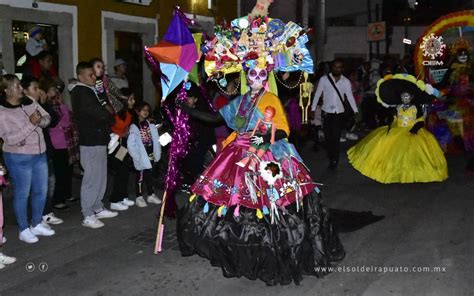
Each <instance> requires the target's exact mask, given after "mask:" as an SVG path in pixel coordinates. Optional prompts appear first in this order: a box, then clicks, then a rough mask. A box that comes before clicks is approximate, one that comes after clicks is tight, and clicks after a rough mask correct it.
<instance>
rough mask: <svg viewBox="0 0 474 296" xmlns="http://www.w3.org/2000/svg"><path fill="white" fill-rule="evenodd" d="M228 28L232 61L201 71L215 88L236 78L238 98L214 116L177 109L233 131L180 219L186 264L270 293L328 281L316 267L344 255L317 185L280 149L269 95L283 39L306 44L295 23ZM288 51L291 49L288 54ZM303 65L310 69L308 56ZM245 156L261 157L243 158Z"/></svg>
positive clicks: (243, 22) (278, 112) (283, 124)
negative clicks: (309, 279)
mask: <svg viewBox="0 0 474 296" xmlns="http://www.w3.org/2000/svg"><path fill="white" fill-rule="evenodd" d="M232 26H233V29H235V30H237V31H238V32H239V34H240V36H239V38H238V45H239V52H238V54H237V55H236V56H237V57H238V58H239V60H233V59H224V58H223V57H219V56H216V55H215V54H210V53H208V54H207V55H206V59H205V69H206V72H207V74H208V76H209V77H215V79H219V77H222V75H223V74H229V73H232V71H233V72H237V71H241V70H243V71H244V72H243V73H240V74H241V85H243V87H242V92H243V93H242V95H240V96H238V97H237V98H235V99H234V100H232V101H230V102H229V103H228V104H227V105H225V106H223V107H222V108H220V109H219V111H218V113H212V112H211V113H210V112H202V111H199V110H195V109H192V108H188V107H186V106H183V109H182V110H184V111H185V112H187V113H188V114H189V115H190V117H192V118H195V119H199V120H202V121H205V122H208V123H215V124H219V123H225V124H226V126H227V127H228V128H230V129H232V130H233V132H232V134H231V135H229V137H228V138H227V139H226V141H225V142H224V144H223V146H224V148H223V149H222V151H221V152H220V153H219V154H218V155H217V156H216V158H215V159H214V160H213V161H212V162H211V163H210V164H209V166H208V167H207V168H206V169H205V170H204V171H203V172H202V173H201V174H200V176H199V178H198V180H196V182H195V183H194V184H193V186H192V187H191V191H192V192H193V195H191V197H190V198H189V203H187V204H186V205H185V206H184V207H183V209H182V210H180V211H179V215H178V226H177V233H178V242H179V247H180V250H181V253H182V254H183V256H190V255H193V254H199V255H200V256H202V257H205V258H208V259H209V261H210V262H211V264H212V265H213V266H220V267H221V268H222V271H223V273H224V276H226V277H247V278H249V279H252V280H255V279H260V280H262V281H264V282H265V283H266V284H267V285H277V284H282V285H287V284H290V283H292V282H295V283H296V284H298V283H300V282H301V280H302V279H303V275H304V274H309V275H316V276H318V277H319V276H322V275H324V274H326V272H325V271H324V272H320V269H321V270H322V268H321V267H323V266H324V267H330V266H333V264H335V263H336V262H337V261H340V260H341V259H342V258H343V257H344V256H345V252H344V248H343V246H342V244H341V242H340V240H339V238H338V235H337V232H336V230H335V228H334V227H333V225H332V222H331V219H330V217H329V216H330V213H329V210H328V209H327V208H326V207H324V206H323V204H322V201H321V196H320V195H319V189H318V185H317V183H315V182H314V181H313V180H312V178H311V175H310V173H309V170H308V168H307V167H306V166H305V165H304V162H303V159H302V158H301V156H300V155H299V154H298V152H297V151H296V149H295V147H294V146H293V145H292V144H291V143H289V142H288V140H287V138H288V136H289V135H290V127H289V124H288V120H287V117H286V115H285V111H284V108H283V105H282V104H281V101H280V99H279V98H278V97H277V95H276V94H277V93H276V91H275V89H276V82H275V78H274V73H273V72H272V70H274V69H275V65H276V59H275V56H276V52H274V51H275V50H276V49H277V48H282V50H283V49H285V50H286V49H287V48H286V47H287V46H286V41H287V39H289V38H293V39H295V40H294V41H295V44H297V45H298V46H299V47H303V46H304V43H305V40H306V39H305V37H307V36H304V35H305V33H304V31H303V28H301V27H299V26H297V25H296V24H294V25H292V26H286V25H285V24H284V23H283V22H282V21H281V20H276V19H270V18H266V17H263V18H258V19H255V20H254V19H252V18H247V17H243V18H240V19H237V20H234V21H232ZM285 32H287V33H286V34H285V36H283V34H284V33H285ZM293 35H295V36H296V37H302V38H296V37H294V36H293ZM226 36H227V35H226V34H221V37H222V38H221V39H219V38H218V39H219V40H217V42H216V44H214V45H213V46H214V47H215V48H216V49H217V48H219V47H221V46H227V44H232V42H228V41H230V38H231V37H226ZM232 36H234V35H232ZM280 37H281V39H277V38H280ZM283 37H284V38H283ZM223 38H227V39H228V40H225V39H223ZM296 39H298V40H296ZM262 41H263V42H262ZM293 46H294V44H293V43H291V44H288V50H289V49H291V48H292V47H293ZM229 50H230V49H229ZM209 52H211V53H212V51H209ZM307 58H308V59H310V60H311V57H310V56H309V52H308V56H307ZM311 65H312V60H311ZM294 69H295V70H296V69H298V70H302V69H301V67H300V68H296V67H295V68H294ZM311 69H312V68H311ZM247 85H248V87H249V89H248V90H247ZM272 88H273V89H272ZM269 107H272V108H273V109H274V110H272V109H271V108H269ZM251 135H253V136H251ZM249 151H254V153H257V155H258V156H257V155H256V156H255V157H253V155H252V156H251V157H250V158H247V159H246V157H248V154H249ZM256 157H258V158H259V159H256ZM254 158H255V159H256V162H255V164H252V162H253V159H254ZM236 163H241V164H242V165H236ZM257 163H258V166H257V165H256V164H257ZM248 164H250V166H251V167H252V166H254V167H255V170H251V169H250V167H248V166H247V165H248ZM257 167H258V169H257ZM280 238H281V239H280Z"/></svg>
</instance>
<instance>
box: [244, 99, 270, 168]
mask: <svg viewBox="0 0 474 296" xmlns="http://www.w3.org/2000/svg"><path fill="white" fill-rule="evenodd" d="M275 112H276V110H275V108H273V107H272V106H267V107H265V113H263V119H260V118H259V119H258V120H257V123H256V124H255V128H254V129H253V131H252V133H251V134H250V138H253V137H256V138H257V141H255V142H254V143H252V144H251V145H250V148H249V150H248V152H249V156H246V157H245V158H243V159H242V160H241V161H239V162H237V163H236V164H237V165H238V166H240V167H245V166H246V165H247V164H248V163H249V161H251V158H252V155H255V154H256V156H257V157H258V159H260V158H261V157H262V156H263V155H264V154H265V152H266V151H267V150H268V149H269V148H270V145H273V144H275V131H276V125H275V124H274V123H273V117H275ZM268 136H270V142H269V143H264V142H263V137H268ZM260 138H261V139H262V140H261V141H260ZM252 160H253V162H252V163H251V164H250V166H249V168H250V169H251V170H252V171H254V170H255V164H254V162H255V160H254V159H252Z"/></svg>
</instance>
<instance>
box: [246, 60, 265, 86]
mask: <svg viewBox="0 0 474 296" xmlns="http://www.w3.org/2000/svg"><path fill="white" fill-rule="evenodd" d="M267 78H268V72H267V70H266V69H262V68H259V67H258V66H256V67H254V68H252V69H250V70H249V71H248V72H247V81H248V83H249V86H250V87H251V88H252V90H253V91H258V90H260V89H262V87H263V86H264V83H265V81H266V80H267Z"/></svg>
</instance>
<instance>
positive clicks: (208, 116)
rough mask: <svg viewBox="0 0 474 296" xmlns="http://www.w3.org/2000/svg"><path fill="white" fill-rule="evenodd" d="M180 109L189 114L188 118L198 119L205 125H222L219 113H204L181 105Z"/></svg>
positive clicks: (222, 119)
mask: <svg viewBox="0 0 474 296" xmlns="http://www.w3.org/2000/svg"><path fill="white" fill-rule="evenodd" d="M181 108H182V109H183V110H184V111H185V112H186V113H188V114H189V116H191V117H193V118H196V119H199V120H201V121H204V122H207V123H214V124H223V123H224V118H223V117H222V116H221V114H220V113H218V112H217V113H211V112H204V111H199V110H196V109H195V108H191V107H188V106H186V105H182V106H181Z"/></svg>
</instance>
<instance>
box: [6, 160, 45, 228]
mask: <svg viewBox="0 0 474 296" xmlns="http://www.w3.org/2000/svg"><path fill="white" fill-rule="evenodd" d="M3 159H4V161H5V165H6V166H7V169H8V173H9V175H10V177H11V181H12V185H13V211H14V212H15V216H16V221H17V223H18V227H19V228H20V231H23V230H25V229H27V228H28V226H29V225H30V223H28V197H30V193H31V225H32V226H33V227H35V226H36V225H38V224H39V223H41V221H42V218H43V209H44V205H45V202H46V194H47V193H48V162H47V160H46V153H42V154H19V153H9V152H4V153H3Z"/></svg>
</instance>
